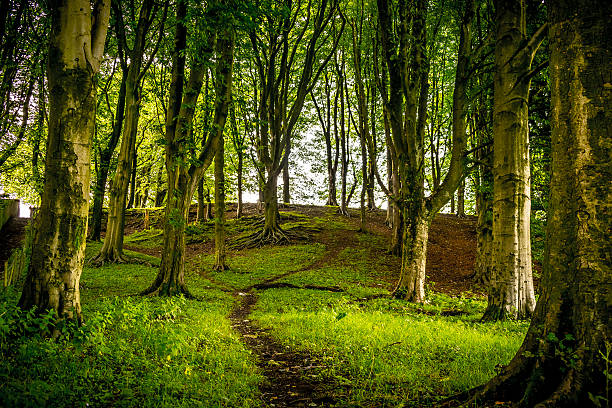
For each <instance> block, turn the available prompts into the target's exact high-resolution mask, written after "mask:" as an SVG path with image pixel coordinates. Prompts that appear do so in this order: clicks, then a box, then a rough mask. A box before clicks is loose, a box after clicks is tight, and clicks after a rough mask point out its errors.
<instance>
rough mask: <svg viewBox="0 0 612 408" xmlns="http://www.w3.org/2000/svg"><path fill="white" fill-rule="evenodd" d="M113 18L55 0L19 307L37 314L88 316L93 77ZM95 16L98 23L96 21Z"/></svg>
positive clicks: (83, 4) (80, 2)
mask: <svg viewBox="0 0 612 408" xmlns="http://www.w3.org/2000/svg"><path fill="white" fill-rule="evenodd" d="M108 19H109V3H108V2H107V3H106V4H98V5H97V7H96V9H95V10H94V15H93V16H92V13H91V6H90V3H89V1H85V0H65V1H56V2H53V3H52V4H51V37H50V43H49V60H48V61H49V62H48V68H47V75H48V78H49V82H48V83H49V90H50V91H49V136H48V141H47V157H46V162H45V185H44V192H43V195H42V202H41V207H40V213H39V214H40V215H39V216H38V217H37V218H36V220H37V222H36V229H35V235H34V242H33V244H32V255H31V262H30V265H29V268H28V273H27V276H26V280H25V284H24V287H23V292H22V294H21V298H20V299H19V306H20V307H21V308H23V309H30V308H32V307H34V306H36V307H37V312H38V313H43V312H46V311H48V310H51V309H53V310H55V311H56V313H57V315H58V318H59V319H60V320H63V319H70V320H76V321H78V322H80V321H81V319H82V318H81V300H80V290H79V280H80V277H81V272H82V269H83V261H84V256H85V245H86V237H87V216H88V212H89V178H90V169H89V166H90V160H89V159H90V141H91V137H92V135H93V131H94V122H95V104H96V90H95V82H94V75H95V73H96V72H97V71H98V68H99V58H100V57H101V55H102V52H103V50H104V39H105V37H106V30H107V25H108ZM92 21H95V22H96V24H95V25H94V26H93V27H92Z"/></svg>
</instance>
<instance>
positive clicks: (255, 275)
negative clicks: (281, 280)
mask: <svg viewBox="0 0 612 408" xmlns="http://www.w3.org/2000/svg"><path fill="white" fill-rule="evenodd" d="M324 252H325V246H324V245H322V244H305V245H291V246H283V247H267V248H261V249H256V250H247V251H243V252H241V253H240V254H239V255H230V256H229V257H228V262H227V263H228V265H229V267H230V269H229V270H227V271H212V266H213V264H214V256H213V255H206V254H203V255H200V256H199V257H198V261H197V262H196V264H197V265H198V266H197V267H198V268H199V270H200V271H202V272H204V273H205V274H207V276H210V278H211V279H212V280H214V281H216V282H223V283H224V284H225V286H226V287H228V288H230V289H244V288H247V287H249V286H251V285H254V284H257V283H261V282H262V281H264V280H266V279H270V278H274V277H277V276H279V275H282V274H285V273H287V272H291V271H296V270H298V269H301V268H305V267H307V266H308V265H310V264H312V263H314V262H315V261H316V260H317V259H319V258H320V257H321V256H323V254H324Z"/></svg>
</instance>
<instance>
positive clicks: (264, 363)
mask: <svg viewBox="0 0 612 408" xmlns="http://www.w3.org/2000/svg"><path fill="white" fill-rule="evenodd" d="M353 234H354V232H353ZM343 235H344V234H343ZM325 238H327V239H324V240H323V243H324V244H325V249H326V250H325V254H324V255H323V256H322V257H321V258H319V259H318V260H316V261H315V262H314V263H312V264H310V265H308V266H306V267H303V268H299V269H297V270H293V271H289V272H287V273H284V274H281V275H278V276H275V277H273V278H270V279H266V280H264V281H263V282H261V283H259V284H255V285H252V286H250V287H248V288H245V289H243V290H242V291H236V292H234V293H233V295H234V297H236V299H237V303H236V306H235V307H234V309H233V310H232V311H231V313H230V314H229V316H228V318H229V319H230V321H231V323H232V327H233V328H234V330H236V331H237V332H238V333H240V335H241V336H242V339H243V341H244V343H245V344H246V345H247V347H248V348H249V349H250V350H251V351H253V353H254V354H255V355H256V356H257V365H258V366H259V367H260V368H261V370H262V371H263V374H264V375H265V376H266V377H267V379H268V381H267V382H266V383H265V384H264V385H262V386H261V387H260V391H261V394H262V399H263V401H264V403H266V404H267V405H268V406H270V407H324V406H329V405H331V404H333V403H334V401H335V396H336V395H338V393H341V392H342V390H339V389H337V387H334V384H333V382H332V381H329V380H327V379H325V378H323V377H321V376H320V375H319V374H317V373H320V369H322V368H325V366H324V365H321V362H320V361H318V360H317V358H316V356H311V355H308V354H305V353H301V352H296V351H294V350H292V349H290V348H289V347H288V346H283V345H282V344H281V343H280V342H278V340H276V339H275V338H274V337H272V336H271V335H270V334H269V333H268V331H269V330H268V329H262V328H260V327H257V325H255V324H254V323H253V322H252V321H251V319H250V318H249V316H250V314H251V312H252V311H253V309H254V307H255V304H256V303H257V295H256V294H255V293H253V289H255V288H270V287H275V286H274V283H275V282H277V281H279V280H280V279H282V278H285V277H287V276H290V275H293V274H296V273H298V272H302V271H306V270H310V269H317V268H320V267H322V266H324V265H326V264H328V263H329V262H330V261H331V260H333V259H335V258H336V256H337V255H338V254H339V253H340V251H342V250H343V249H344V248H346V247H348V246H349V243H350V242H351V240H350V239H347V238H348V237H342V239H339V238H340V237H337V236H332V237H330V236H326V237H325ZM352 239H354V238H352ZM278 286H280V285H278ZM317 289H319V290H330V291H338V288H334V287H331V288H324V287H317ZM326 380H327V381H326Z"/></svg>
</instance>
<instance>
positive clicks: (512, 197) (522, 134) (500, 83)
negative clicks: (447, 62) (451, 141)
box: [483, 0, 546, 320]
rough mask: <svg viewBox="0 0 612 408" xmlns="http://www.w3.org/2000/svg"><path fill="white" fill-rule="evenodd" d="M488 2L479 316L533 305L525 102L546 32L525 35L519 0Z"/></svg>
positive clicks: (494, 316) (523, 313)
mask: <svg viewBox="0 0 612 408" xmlns="http://www.w3.org/2000/svg"><path fill="white" fill-rule="evenodd" d="M494 4H495V24H496V44H495V74H494V79H493V82H494V91H493V237H492V238H493V243H492V248H491V252H492V256H493V258H492V263H491V281H490V287H489V289H490V291H489V301H488V305H487V309H486V310H485V313H484V315H483V320H498V319H503V318H505V317H514V318H527V317H529V316H531V313H532V312H533V308H534V307H535V295H534V291H533V277H532V272H531V238H530V220H531V191H530V189H531V185H530V171H529V128H528V122H527V120H528V108H527V101H528V99H529V84H530V82H531V81H530V78H531V76H533V74H532V73H531V72H530V71H531V63H532V61H533V57H534V56H535V53H536V51H537V49H538V47H539V45H540V43H541V42H542V40H543V39H544V35H545V33H546V30H545V27H544V26H543V27H540V29H539V30H538V31H536V33H535V34H534V35H533V36H532V38H531V39H529V38H527V33H526V23H525V19H526V17H525V2H524V1H523V0H521V1H518V2H517V1H514V0H497V1H496V2H495V3H494Z"/></svg>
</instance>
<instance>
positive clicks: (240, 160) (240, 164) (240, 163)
mask: <svg viewBox="0 0 612 408" xmlns="http://www.w3.org/2000/svg"><path fill="white" fill-rule="evenodd" d="M243 162H244V155H243V153H242V152H238V174H237V184H238V185H237V189H238V204H237V206H236V218H240V217H242V212H243V208H242V206H243V204H242V189H243V187H242V172H243V169H242V167H243V165H244V164H243Z"/></svg>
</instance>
